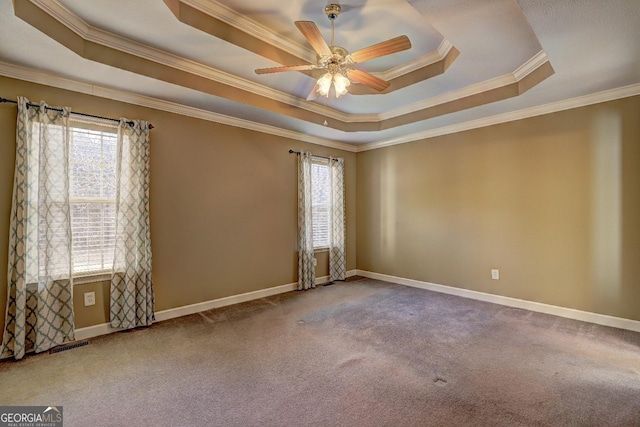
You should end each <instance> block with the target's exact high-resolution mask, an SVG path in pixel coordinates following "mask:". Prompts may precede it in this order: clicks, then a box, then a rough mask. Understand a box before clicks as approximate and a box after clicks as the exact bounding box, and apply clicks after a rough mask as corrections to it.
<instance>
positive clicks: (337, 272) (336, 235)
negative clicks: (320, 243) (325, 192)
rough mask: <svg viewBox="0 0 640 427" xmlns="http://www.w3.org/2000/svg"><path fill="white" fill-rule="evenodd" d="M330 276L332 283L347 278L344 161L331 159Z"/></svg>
mask: <svg viewBox="0 0 640 427" xmlns="http://www.w3.org/2000/svg"><path fill="white" fill-rule="evenodd" d="M329 186H330V190H329V191H330V192H329V195H330V198H331V207H330V216H329V276H330V278H331V281H335V280H345V279H346V277H347V256H346V247H345V213H344V212H345V203H344V159H340V158H330V159H329Z"/></svg>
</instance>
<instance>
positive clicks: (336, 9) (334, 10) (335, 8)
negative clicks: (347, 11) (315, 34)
mask: <svg viewBox="0 0 640 427" xmlns="http://www.w3.org/2000/svg"><path fill="white" fill-rule="evenodd" d="M341 11H342V8H341V7H340V5H339V4H335V3H331V4H328V5H326V6H325V7H324V13H325V15H327V18H329V19H330V20H332V21H333V20H334V19H336V18H337V17H338V15H340V12H341Z"/></svg>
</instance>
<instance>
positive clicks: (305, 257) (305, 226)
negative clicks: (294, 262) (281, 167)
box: [298, 152, 316, 291]
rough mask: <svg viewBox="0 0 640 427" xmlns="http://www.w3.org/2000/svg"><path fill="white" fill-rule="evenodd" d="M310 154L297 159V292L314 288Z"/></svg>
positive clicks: (303, 153)
mask: <svg viewBox="0 0 640 427" xmlns="http://www.w3.org/2000/svg"><path fill="white" fill-rule="evenodd" d="M311 157H312V156H311V153H310V152H301V153H300V155H299V158H298V290H300V291H302V290H305V289H310V288H315V287H316V268H315V256H314V251H313V211H312V206H311V205H312V198H311V187H312V182H311V165H312V160H311Z"/></svg>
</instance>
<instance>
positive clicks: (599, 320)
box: [356, 270, 640, 332]
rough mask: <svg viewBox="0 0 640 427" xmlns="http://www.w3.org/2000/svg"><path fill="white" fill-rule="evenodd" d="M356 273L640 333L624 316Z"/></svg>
mask: <svg viewBox="0 0 640 427" xmlns="http://www.w3.org/2000/svg"><path fill="white" fill-rule="evenodd" d="M356 272H357V275H358V276H363V277H367V278H369V279H377V280H382V281H385V282H392V283H398V284H400V285H405V286H411V287H414V288H420V289H427V290H429V291H434V292H440V293H444V294H450V295H457V296H460V297H464V298H471V299H475V300H479V301H486V302H491V303H494V304H500V305H504V306H507V307H515V308H522V309H525V310H531V311H535V312H538V313H545V314H552V315H554V316H560V317H566V318H568V319H574V320H581V321H583V322H590V323H595V324H598V325H603V326H611V327H614V328H620V329H627V330H630V331H634V332H640V321H637V320H631V319H624V318H622V317H614V316H608V315H606V314H598V313H592V312H589V311H581V310H575V309H573V308H566V307H559V306H555V305H549V304H543V303H540V302H534V301H527V300H521V299H517V298H511V297H505V296H501V295H494V294H488V293H485V292H478V291H471V290H469V289H462V288H455V287H452V286H445V285H438V284H436V283H429V282H422V281H420V280H414V279H405V278H403V277H396V276H389V275H387V274H381V273H374V272H371V271H365V270H356Z"/></svg>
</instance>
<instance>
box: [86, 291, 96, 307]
mask: <svg viewBox="0 0 640 427" xmlns="http://www.w3.org/2000/svg"><path fill="white" fill-rule="evenodd" d="M90 305H96V293H95V292H85V293H84V306H85V307H88V306H90Z"/></svg>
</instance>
